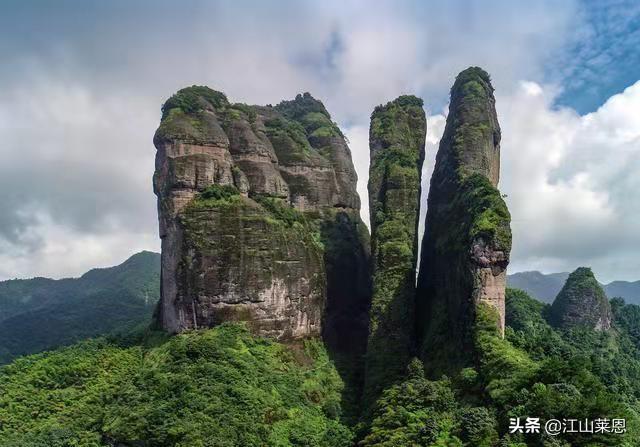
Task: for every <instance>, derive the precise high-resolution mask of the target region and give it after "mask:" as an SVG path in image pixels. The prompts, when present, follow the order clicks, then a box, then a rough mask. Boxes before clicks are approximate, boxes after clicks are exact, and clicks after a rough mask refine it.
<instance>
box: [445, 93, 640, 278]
mask: <svg viewBox="0 0 640 447" xmlns="http://www.w3.org/2000/svg"><path fill="white" fill-rule="evenodd" d="M556 93H557V89H554V88H552V87H548V86H541V85H539V84H536V83H533V82H522V83H521V84H520V88H519V89H517V90H516V91H515V92H514V93H513V94H512V95H507V96H505V95H498V97H497V108H498V116H499V120H500V124H501V127H502V135H503V138H502V145H501V154H502V168H501V171H502V177H501V181H500V189H501V191H502V192H503V193H505V194H507V195H508V197H507V199H506V200H507V204H508V205H509V209H510V211H511V214H512V219H513V220H512V229H513V237H514V243H513V252H512V264H511V267H510V269H511V271H519V270H531V269H537V270H541V271H544V272H554V271H570V270H573V269H575V268H576V267H578V266H582V265H586V266H591V267H593V268H594V270H595V271H596V273H597V274H598V275H599V278H600V279H601V280H602V281H609V280H613V279H628V280H637V279H638V278H640V258H639V257H638V254H637V253H638V248H640V233H638V231H637V223H638V222H640V202H638V200H637V194H636V192H637V191H638V190H640V189H639V188H640V177H639V176H638V174H637V173H638V172H640V115H639V114H638V113H637V111H638V110H640V81H639V82H637V83H636V84H634V85H633V86H631V87H629V88H627V89H626V90H625V91H624V92H622V93H620V94H617V95H615V96H613V97H611V98H609V100H608V101H607V102H606V103H605V104H604V105H603V106H602V107H600V108H599V109H598V110H597V111H595V112H593V113H590V114H587V115H584V116H580V115H578V114H577V113H576V112H575V111H573V110H571V109H567V108H560V109H557V108H554V107H553V98H554V95H555V94H556ZM432 119H435V118H432Z"/></svg>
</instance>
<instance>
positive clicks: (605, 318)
mask: <svg viewBox="0 0 640 447" xmlns="http://www.w3.org/2000/svg"><path fill="white" fill-rule="evenodd" d="M551 320H552V322H553V323H554V324H555V325H556V326H560V327H564V328H571V327H575V326H585V327H589V328H591V329H595V330H600V331H603V330H608V329H610V328H611V306H610V304H609V300H608V299H607V296H606V295H605V293H604V290H603V289H602V286H601V285H600V283H598V281H597V280H596V278H595V276H593V272H592V271H591V269H590V268H588V267H579V268H578V269H577V270H576V271H574V272H573V273H571V274H570V275H569V278H568V279H567V282H566V283H565V284H564V287H563V288H562V290H561V291H560V293H558V296H557V297H556V299H555V301H554V302H553V304H552V306H551Z"/></svg>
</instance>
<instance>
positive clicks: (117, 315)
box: [0, 251, 160, 364]
mask: <svg viewBox="0 0 640 447" xmlns="http://www.w3.org/2000/svg"><path fill="white" fill-rule="evenodd" d="M159 296H160V255H159V254H157V253H152V252H148V251H144V252H140V253H137V254H135V255H133V256H131V257H130V258H129V259H127V260H126V261H125V262H123V263H122V264H120V265H118V266H115V267H109V268H95V269H92V270H90V271H88V272H87V273H85V274H84V275H82V276H81V277H79V278H65V279H59V280H54V279H49V278H33V279H13V280H9V281H2V282H0V364H2V363H7V362H9V361H11V359H13V358H15V357H17V356H21V355H25V354H32V353H35V352H40V351H44V350H47V349H52V348H55V347H58V346H62V345H67V344H71V343H74V342H76V341H77V340H80V339H84V338H88V337H94V336H97V335H103V334H110V333H115V332H126V331H129V330H131V329H132V328H133V327H135V326H137V325H139V324H148V322H149V321H150V319H151V315H152V313H153V309H154V307H155V305H156V303H157V301H158V298H159Z"/></svg>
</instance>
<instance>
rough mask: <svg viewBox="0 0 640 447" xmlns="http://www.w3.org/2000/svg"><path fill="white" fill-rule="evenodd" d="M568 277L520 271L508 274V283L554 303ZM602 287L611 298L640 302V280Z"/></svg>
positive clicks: (631, 302) (614, 283) (612, 283)
mask: <svg viewBox="0 0 640 447" xmlns="http://www.w3.org/2000/svg"><path fill="white" fill-rule="evenodd" d="M568 277H569V273H568V272H562V273H546V274H545V273H541V272H538V271H529V272H518V273H514V274H512V275H508V276H507V284H508V286H509V287H512V288H515V289H521V290H524V291H525V292H527V293H528V294H529V295H530V296H532V297H533V298H536V299H538V300H540V301H543V302H545V303H552V302H553V300H554V299H555V297H556V296H557V295H558V293H559V292H560V289H562V286H563V285H564V283H565V282H566V281H567V278H568ZM602 288H603V289H604V291H605V293H606V294H607V296H608V297H609V298H623V299H624V300H625V301H626V302H627V303H629V304H640V281H612V282H610V283H608V284H602Z"/></svg>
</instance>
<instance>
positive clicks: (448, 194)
mask: <svg viewBox="0 0 640 447" xmlns="http://www.w3.org/2000/svg"><path fill="white" fill-rule="evenodd" d="M499 173H500V127H499V125H498V120H497V117H496V111H495V100H494V96H493V87H492V86H491V82H490V79H489V75H488V74H487V73H486V72H485V71H484V70H482V69H480V68H477V67H472V68H468V69H466V70H464V71H462V72H461V73H460V74H459V75H458V77H457V78H456V81H455V83H454V85H453V88H452V89H451V102H450V106H449V115H448V117H447V124H446V127H445V131H444V135H443V137H442V139H441V141H440V147H439V150H438V154H437V157H436V165H435V169H434V173H433V176H432V178H431V186H430V189H429V197H428V202H427V217H426V224H425V236H424V238H423V242H422V252H421V259H420V273H419V277H418V290H417V298H416V307H417V309H416V313H417V330H418V337H419V338H420V341H421V344H422V352H423V357H424V359H425V360H427V359H429V364H430V365H433V368H434V369H436V370H437V368H438V365H444V364H447V365H453V367H455V365H456V363H462V362H464V361H465V359H466V358H467V357H468V355H469V354H470V351H471V347H472V338H471V333H472V327H473V323H474V318H475V310H476V307H477V305H479V304H480V303H487V304H488V305H490V306H492V307H494V308H495V309H497V312H498V314H499V321H500V323H499V324H500V329H501V330H502V331H504V314H505V313H504V305H505V301H504V300H505V282H506V267H507V264H508V263H509V252H510V249H511V230H510V215H509V211H508V209H507V207H506V205H505V203H504V201H503V199H502V197H501V195H500V193H499V191H498V190H497V189H496V186H497V184H498V179H499Z"/></svg>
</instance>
